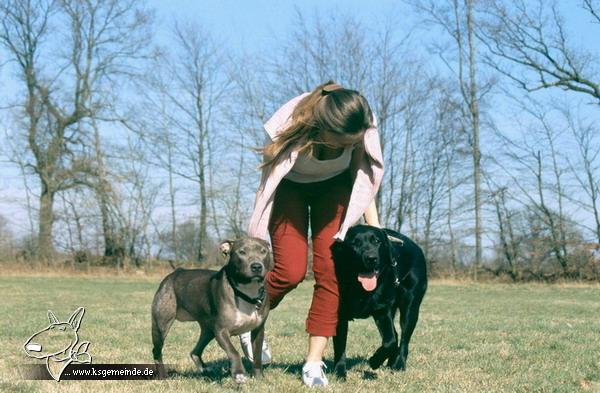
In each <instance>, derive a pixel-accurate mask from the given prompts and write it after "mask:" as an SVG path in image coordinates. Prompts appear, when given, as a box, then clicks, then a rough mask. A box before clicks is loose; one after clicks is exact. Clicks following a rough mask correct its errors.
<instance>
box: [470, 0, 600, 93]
mask: <svg viewBox="0 0 600 393" xmlns="http://www.w3.org/2000/svg"><path fill="white" fill-rule="evenodd" d="M583 9H584V10H585V11H587V13H588V14H589V16H591V17H592V18H593V19H594V20H595V21H596V22H598V4H597V3H596V1H595V0H584V1H583ZM485 14H486V16H485V23H484V24H483V28H482V29H481V30H480V34H481V37H482V39H483V41H484V42H485V43H486V46H487V48H488V49H489V51H490V52H491V53H492V54H493V55H494V56H493V57H491V56H490V57H488V58H487V61H486V62H487V64H489V65H490V66H491V67H493V68H495V69H496V70H498V71H499V72H501V73H502V74H504V75H506V76H508V77H509V78H510V79H511V80H513V81H514V82H516V83H517V85H519V86H520V87H522V88H523V89H525V90H527V91H529V92H531V91H536V90H540V89H546V88H554V87H558V88H560V89H563V90H569V91H573V92H578V93H582V94H586V95H587V96H589V97H592V98H593V100H594V101H595V102H596V103H597V104H600V84H599V83H600V82H599V80H598V77H597V76H598V71H599V70H598V67H597V64H598V61H599V60H600V59H599V58H598V54H597V53H594V52H593V51H591V50H586V49H584V48H583V47H581V45H578V44H576V43H575V42H573V41H572V40H571V39H570V38H569V36H568V34H567V27H566V23H565V20H564V18H563V16H562V15H561V13H560V11H559V9H558V6H557V3H556V1H551V2H550V4H549V3H548V1H544V0H537V1H535V2H530V1H525V0H510V1H508V2H506V1H498V0H490V1H488V2H486V12H485Z"/></svg>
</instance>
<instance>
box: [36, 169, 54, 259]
mask: <svg viewBox="0 0 600 393" xmlns="http://www.w3.org/2000/svg"><path fill="white" fill-rule="evenodd" d="M54 195H55V194H54V191H51V190H49V189H48V187H47V185H46V183H45V182H44V181H43V180H42V192H41V194H40V215H39V235H38V244H37V254H38V257H39V258H40V260H42V261H44V262H46V263H47V264H50V260H51V258H52V257H53V256H54V245H53V244H52V225H53V224H54Z"/></svg>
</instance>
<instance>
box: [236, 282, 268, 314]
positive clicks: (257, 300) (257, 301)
mask: <svg viewBox="0 0 600 393" xmlns="http://www.w3.org/2000/svg"><path fill="white" fill-rule="evenodd" d="M227 281H229V284H230V285H231V288H232V289H233V293H234V294H235V296H236V297H239V298H240V299H242V300H244V301H245V302H248V303H250V304H254V306H255V307H256V309H257V310H258V309H259V308H260V306H262V304H263V301H264V300H265V296H266V292H265V287H264V285H263V286H262V287H260V288H259V289H258V296H257V297H250V296H248V295H246V294H245V293H244V292H242V291H240V290H239V288H238V287H237V286H236V285H235V282H234V281H233V280H232V279H231V277H229V274H227Z"/></svg>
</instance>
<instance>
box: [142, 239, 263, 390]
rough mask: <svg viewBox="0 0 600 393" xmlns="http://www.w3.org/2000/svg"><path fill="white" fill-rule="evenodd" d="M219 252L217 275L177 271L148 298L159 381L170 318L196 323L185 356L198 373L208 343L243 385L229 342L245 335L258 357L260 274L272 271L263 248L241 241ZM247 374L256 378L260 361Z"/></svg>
mask: <svg viewBox="0 0 600 393" xmlns="http://www.w3.org/2000/svg"><path fill="white" fill-rule="evenodd" d="M220 248H221V251H222V252H223V254H224V255H226V256H228V257H229V261H228V262H227V264H226V265H225V266H224V267H223V268H222V269H221V270H219V271H214V270H206V269H193V270H190V269H182V268H178V269H177V270H175V271H174V272H173V273H171V274H169V275H168V276H167V277H165V278H164V280H163V281H162V282H161V283H160V286H159V288H158V291H157V292H156V295H154V301H153V302H152V343H153V344H154V348H153V350H152V353H153V355H154V361H155V363H156V364H157V368H158V372H159V376H161V377H163V378H164V377H165V376H166V372H165V368H164V364H163V362H162V347H163V344H164V340H165V337H166V336H167V333H168V332H169V328H170V327H171V325H172V324H173V321H174V320H175V319H176V320H178V321H197V322H198V323H199V324H200V338H199V339H198V343H197V344H196V346H195V347H194V349H193V350H192V352H191V353H190V356H191V357H192V360H193V361H194V363H195V364H196V366H197V367H198V369H200V371H201V372H204V371H206V364H205V363H204V362H203V361H202V352H203V351H204V348H205V347H206V345H207V344H208V343H209V342H210V341H212V339H213V338H214V339H216V340H217V342H218V343H219V345H220V346H221V348H223V349H224V350H225V352H226V353H227V357H228V358H229V361H230V363H231V376H232V377H233V379H234V380H235V381H236V382H238V383H244V382H245V381H246V375H245V370H244V366H243V365H242V359H241V357H240V354H239V353H238V351H237V350H236V349H235V348H234V346H233V344H232V343H231V339H230V337H231V336H232V335H239V334H241V333H244V332H248V331H251V337H252V350H253V352H254V353H261V350H262V345H263V338H264V325H265V321H266V319H267V315H268V313H269V299H268V298H267V294H266V291H265V287H264V279H265V274H266V273H267V271H269V270H270V269H271V267H272V262H271V253H270V252H269V244H268V243H267V242H266V241H264V240H261V239H256V238H244V239H239V240H233V241H230V240H227V241H224V242H222V243H221V245H220ZM253 375H254V376H262V356H254V361H253Z"/></svg>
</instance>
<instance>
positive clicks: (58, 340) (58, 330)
mask: <svg viewBox="0 0 600 393" xmlns="http://www.w3.org/2000/svg"><path fill="white" fill-rule="evenodd" d="M84 313H85V309H84V308H83V307H79V308H78V309H77V310H75V312H74V313H73V315H71V317H70V318H69V320H68V321H67V322H59V320H58V318H56V316H55V315H54V313H53V312H52V311H50V310H48V320H49V321H50V325H48V327H46V328H45V329H42V330H40V331H39V332H37V333H35V334H33V335H32V336H31V337H30V338H29V340H27V342H26V343H25V345H24V346H23V348H24V349H25V352H26V353H27V356H29V357H32V358H36V359H46V368H47V369H48V372H49V373H50V376H52V378H54V379H55V380H56V381H58V380H60V376H61V375H62V373H63V371H64V370H65V368H66V367H67V366H68V365H69V364H71V363H73V362H75V363H91V362H92V356H91V355H90V354H89V353H87V352H86V351H87V349H88V347H89V345H90V343H89V342H88V341H83V342H81V343H80V342H79V336H78V335H77V331H78V330H79V325H80V324H81V319H82V318H83V314H84Z"/></svg>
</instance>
